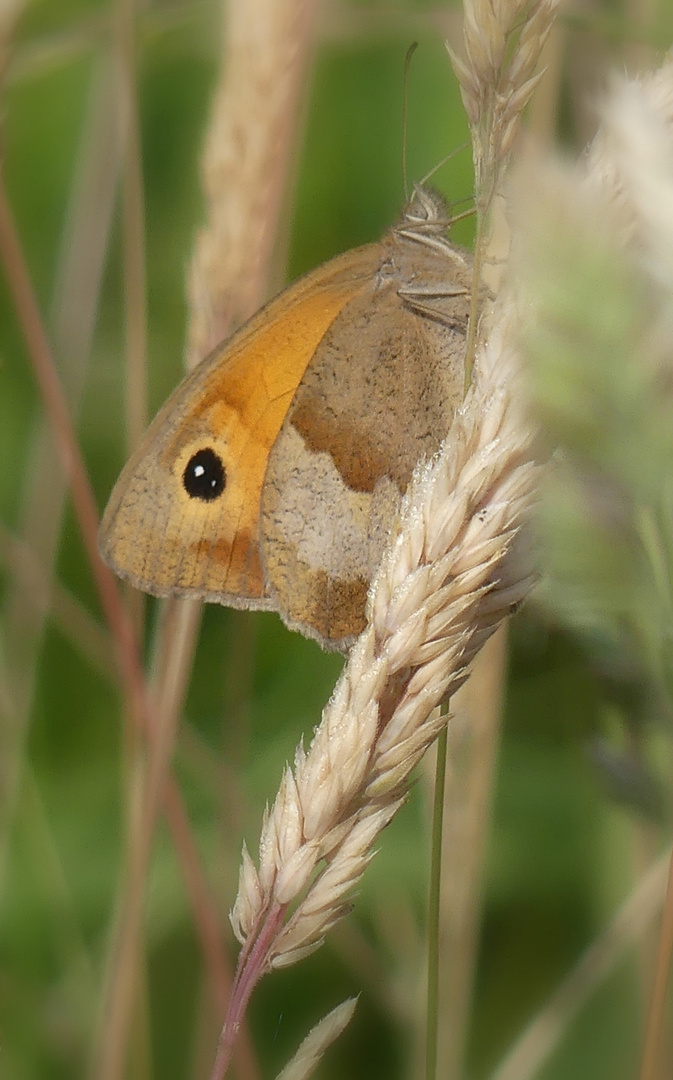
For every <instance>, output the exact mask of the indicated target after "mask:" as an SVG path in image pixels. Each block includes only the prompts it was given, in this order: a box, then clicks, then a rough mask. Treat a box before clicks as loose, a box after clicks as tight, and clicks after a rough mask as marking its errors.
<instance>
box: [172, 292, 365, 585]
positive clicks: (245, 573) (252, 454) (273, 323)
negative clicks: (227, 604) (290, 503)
mask: <svg viewBox="0 0 673 1080" xmlns="http://www.w3.org/2000/svg"><path fill="white" fill-rule="evenodd" d="M361 288H362V280H361V279H358V278H356V279H355V280H351V281H342V282H340V283H339V284H338V286H336V285H335V286H334V287H330V288H323V289H320V290H319V291H317V292H307V293H306V294H305V295H304V296H302V297H301V299H299V300H298V301H295V302H294V303H292V302H288V301H287V300H286V301H285V303H284V304H283V305H281V304H280V302H279V304H278V305H274V304H272V305H270V307H274V306H278V307H279V308H281V310H277V311H275V312H272V311H271V310H269V312H268V316H269V318H268V320H265V321H264V322H263V323H262V325H261V326H259V327H257V328H256V330H255V333H254V334H249V333H246V334H243V335H242V337H241V339H240V340H239V341H237V340H236V339H234V341H233V342H232V343H230V345H228V346H227V347H226V352H227V354H228V355H227V357H226V363H223V364H222V365H221V367H220V368H219V369H218V368H215V369H214V370H213V371H212V372H211V375H210V378H209V379H208V381H207V383H206V384H205V386H204V388H203V393H202V397H201V401H200V402H199V404H198V406H197V408H196V412H197V413H200V414H201V416H202V417H203V419H204V421H205V423H206V425H207V427H208V428H209V429H210V431H211V434H212V437H213V440H214V441H215V440H217V439H219V438H222V436H223V434H226V443H227V460H226V461H225V463H224V464H225V470H226V474H227V485H226V488H225V494H224V498H225V499H226V500H227V501H226V506H224V505H223V506H222V522H223V524H224V522H225V521H226V522H227V525H228V526H229V527H227V528H226V532H225V533H224V534H222V533H220V536H219V537H218V539H217V540H216V541H215V542H214V543H213V542H211V543H210V544H209V545H206V542H205V541H200V542H199V550H200V553H201V554H202V555H204V556H207V555H209V557H210V558H212V560H213V562H214V563H217V569H218V570H219V575H220V576H219V587H220V591H222V592H231V593H237V594H240V595H248V596H262V595H264V580H263V573H262V568H261V563H260V560H259V554H258V552H257V550H256V542H253V538H256V537H257V536H258V535H259V514H260V503H261V497H262V487H263V485H264V477H265V474H266V468H267V462H268V458H269V454H270V452H271V448H272V446H273V445H274V443H275V441H276V439H277V438H278V435H279V433H280V429H281V427H282V424H283V421H284V419H285V417H286V415H287V412H288V409H289V407H290V404H291V402H292V398H293V396H294V393H295V390H296V389H297V386H298V384H299V382H300V381H301V379H302V377H303V375H304V372H305V371H306V368H307V367H308V365H309V364H310V362H311V359H312V357H313V355H314V353H315V351H316V349H317V348H318V346H319V344H320V341H321V340H322V338H323V336H324V334H325V333H326V331H327V330H328V328H329V326H330V325H331V323H332V322H333V321H334V319H335V318H336V316H337V315H338V314H339V312H340V311H341V309H342V308H343V307H344V305H345V304H346V303H347V302H348V301H349V300H350V299H351V298H352V297H353V296H354V295H355V294H356V293H357V292H358V291H359V290H360V289H361ZM272 314H273V318H271V316H272ZM168 453H170V450H168ZM213 506H215V504H213ZM251 548H252V549H254V554H253V553H251ZM223 568H224V569H225V573H224V574H222V569H223ZM213 570H215V567H214V568H213ZM208 577H209V578H210V577H211V575H210V573H209V574H208ZM213 577H214V573H213Z"/></svg>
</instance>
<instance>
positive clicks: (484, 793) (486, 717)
mask: <svg viewBox="0 0 673 1080" xmlns="http://www.w3.org/2000/svg"><path fill="white" fill-rule="evenodd" d="M507 629H508V628H507V626H506V625H505V626H501V627H500V629H499V630H498V631H496V633H495V634H494V635H493V637H491V638H490V639H489V640H488V641H487V642H486V644H485V645H484V647H483V649H482V650H481V652H480V653H479V656H478V657H477V659H476V661H475V663H474V666H473V669H472V674H471V676H470V678H469V680H468V681H467V682H466V683H465V686H463V687H462V688H461V689H460V690H459V691H458V694H457V695H456V696H455V698H454V700H453V703H452V705H453V711H454V716H453V718H452V721H451V723H450V725H449V729H448V762H449V770H448V776H447V785H446V788H447V790H446V798H445V800H444V837H443V849H442V863H441V866H442V881H441V900H442V903H441V909H440V924H439V925H440V942H441V956H442V964H441V968H440V971H441V978H440V984H439V998H440V1001H441V1003H442V1008H441V1015H442V1023H441V1025H440V1028H439V1033H438V1062H439V1067H438V1073H439V1075H440V1076H441V1077H442V1078H443V1080H458V1078H459V1077H461V1076H463V1075H464V1056H465V1049H466V1044H467V1034H468V1027H469V1017H470V1006H471V1002H472V993H473V986H474V974H475V969H476V963H477V954H478V943H479V932H478V931H479V925H480V920H481V910H482V893H483V869H484V862H485V859H486V846H487V841H488V835H489V826H490V818H491V802H492V795H493V786H494V782H495V776H496V766H497V760H498V750H499V742H500V724H501V719H502V713H503V701H504V691H505V681H506V675H507V640H508V633H507Z"/></svg>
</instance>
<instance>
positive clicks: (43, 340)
mask: <svg viewBox="0 0 673 1080" xmlns="http://www.w3.org/2000/svg"><path fill="white" fill-rule="evenodd" d="M0 260H1V261H2V263H3V266H4V269H5V275H6V278H7V284H8V287H9V290H10V293H11V296H12V300H13V302H14V306H15V309H16V312H17V315H18V318H19V322H20V325H21V328H22V331H23V334H24V338H25V340H26V344H27V347H28V355H29V358H30V361H31V363H32V366H33V371H34V374H35V379H36V382H37V384H38V389H39V390H40V393H41V395H42V399H43V401H44V404H45V407H46V409H47V412H48V415H49V418H50V421H51V424H52V429H53V434H54V440H55V443H56V450H57V453H58V455H59V459H60V461H61V465H62V468H63V472H64V474H65V476H66V477H67V479H68V481H69V483H70V489H71V494H72V501H73V506H74V509H75V513H76V516H77V520H78V523H79V527H80V531H81V534H82V539H83V543H84V547H85V550H86V552H87V556H88V559H89V562H90V564H91V571H92V574H93V577H94V581H95V584H96V588H97V590H98V595H99V598H100V602H101V607H102V608H103V612H104V615H105V618H106V620H107V623H108V625H109V627H110V630H111V633H112V636H113V640H114V647H115V652H116V658H117V663H118V667H119V671H120V674H121V679H122V683H123V686H124V690H125V692H126V695H127V698H128V701H129V706H130V710H131V714H132V716H133V718H134V721H135V722H136V723H137V724H138V727H139V728H140V729H141V730H143V731H144V732H145V733H146V734H147V735H148V737H150V738H153V737H154V735H155V732H156V716H155V714H154V711H153V710H152V708H151V704H150V700H149V698H148V695H147V686H146V681H145V675H144V672H143V668H142V664H141V662H140V656H139V653H138V648H137V643H136V639H135V634H134V631H133V627H132V624H131V621H130V619H129V617H128V614H127V612H126V610H125V608H124V605H123V603H122V600H121V596H120V592H119V588H118V586H117V582H116V580H115V579H114V577H113V575H112V573H111V572H110V571H109V570H108V568H107V566H105V564H104V563H103V562H102V560H101V559H100V557H99V555H98V549H97V534H98V512H97V508H96V503H95V499H94V496H93V492H92V490H91V485H90V483H89V479H88V476H87V474H86V470H85V467H84V462H83V460H82V456H81V454H80V451H79V447H78V445H77V440H76V438H75V434H74V431H73V427H72V424H71V422H70V416H69V413H68V407H67V404H66V400H65V396H64V394H63V389H62V387H61V383H60V380H59V377H58V372H57V369H56V364H55V362H54V358H53V354H52V351H51V346H50V344H49V340H48V338H47V335H46V332H45V329H44V324H43V321H42V316H41V313H40V309H39V306H38V304H37V300H36V298H35V294H34V292H33V287H32V284H31V281H30V276H29V273H28V268H27V265H26V260H25V258H24V254H23V250H22V247H21V243H20V240H19V237H18V233H17V230H16V225H15V223H14V219H13V216H12V212H11V208H10V206H9V200H8V198H7V191H6V188H5V184H4V177H3V176H2V172H1V171H0ZM163 802H164V807H165V809H166V813H167V818H168V821H169V825H170V826H171V829H172V831H173V833H174V839H175V845H176V850H177V851H178V854H179V855H180V856H181V860H182V861H183V871H184V873H185V876H186V879H187V880H188V882H189V883H190V886H191V887H190V889H189V892H190V898H191V899H192V900H194V899H195V898H196V897H197V896H198V904H197V905H196V907H195V921H196V924H197V927H198V929H199V936H200V938H201V942H202V944H204V946H205V951H204V957H205V961H206V963H207V964H208V966H209V969H210V973H211V980H212V984H213V986H214V987H217V991H216V999H217V1000H218V1001H220V1002H221V1001H222V1000H223V998H224V996H225V992H226V991H225V987H226V985H227V984H228V983H229V978H228V977H227V976H226V975H225V972H226V971H227V967H228V965H227V961H226V959H225V954H224V951H223V949H222V945H221V941H220V940H219V935H218V934H215V932H214V922H215V919H216V914H215V911H216V907H215V905H214V902H213V901H212V898H211V897H210V893H209V890H208V886H207V884H206V882H205V878H204V876H203V872H202V870H201V867H200V863H199V860H198V855H197V853H196V847H195V845H194V841H193V838H192V836H191V832H190V829H189V825H188V819H187V815H186V813H185V811H184V807H183V804H182V800H181V796H180V792H179V789H178V786H177V784H176V783H175V780H174V779H173V778H172V777H169V779H168V782H167V785H166V788H165V790H164V794H163ZM254 1074H255V1070H250V1071H248V1072H247V1075H248V1076H253V1075H254Z"/></svg>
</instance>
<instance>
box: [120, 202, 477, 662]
mask: <svg viewBox="0 0 673 1080" xmlns="http://www.w3.org/2000/svg"><path fill="white" fill-rule="evenodd" d="M449 224H450V217H449V214H448V211H447V207H446V204H445V202H444V200H443V199H442V198H441V197H440V196H439V195H437V194H436V193H434V192H431V191H428V190H426V189H424V188H422V187H417V188H416V189H415V191H414V194H413V196H412V198H411V200H410V202H409V203H408V205H407V207H406V209H405V211H404V215H403V218H402V221H401V222H400V223H399V224H398V225H395V226H394V227H393V228H392V229H390V230H389V231H388V232H387V233H386V234H385V236H384V237H383V239H382V240H381V241H379V243H376V244H368V245H366V246H365V247H359V248H355V249H354V250H352V251H348V252H346V254H344V255H340V256H338V257H337V258H335V259H332V260H331V261H330V262H327V263H325V264H324V265H323V266H320V267H318V269H317V270H314V271H313V272H312V273H309V274H308V275H306V277H303V278H301V279H300V280H299V281H296V282H294V284H292V285H290V286H289V287H288V288H287V289H285V291H284V292H282V293H280V295H279V296H277V297H276V298H275V299H274V300H271V301H270V303H268V304H267V305H266V306H265V307H263V308H262V309H261V311H259V312H258V313H257V314H256V315H254V316H253V318H252V319H250V321H249V322H248V323H246V325H245V326H243V327H242V329H240V330H239V331H238V332H237V333H236V334H234V336H233V337H232V338H230V339H229V340H228V341H226V342H225V343H224V344H223V345H221V346H220V347H219V348H217V349H216V350H215V351H214V352H213V353H212V354H211V355H210V356H209V357H208V358H207V359H205V360H204V361H203V362H202V363H201V364H199V365H198V367H196V368H195V369H194V371H192V372H191V373H190V374H189V375H188V376H187V378H185V379H184V381H183V382H182V383H181V384H180V386H178V388H177V389H176V390H175V391H174V393H173V394H172V395H171V397H170V398H169V399H168V401H167V402H166V404H165V405H164V407H163V408H162V409H161V411H160V412H159V414H158V416H157V417H156V418H155V420H154V421H153V423H152V424H151V425H150V427H149V429H148V431H147V433H146V435H145V438H144V439H143V442H142V444H141V446H140V447H139V449H138V450H137V452H136V453H135V454H134V455H133V457H132V458H131V459H130V461H129V462H128V464H127V465H126V467H125V468H124V470H123V472H122V474H121V476H120V477H119V479H118V481H117V484H116V486H115V488H114V491H113V492H112V496H111V498H110V501H109V503H108V506H107V509H106V511H105V516H104V518H103V523H102V526H101V533H100V550H101V554H102V556H103V558H104V559H105V561H106V562H107V563H108V564H109V565H110V566H111V567H112V568H113V569H114V570H115V571H116V572H117V573H118V574H119V575H120V576H121V577H123V578H126V579H127V580H128V581H130V582H131V583H132V584H133V585H135V586H136V587H137V588H139V589H143V590H145V591H146V592H150V593H154V594H155V595H157V596H169V595H174V596H192V597H201V598H202V599H203V600H211V601H217V602H219V603H222V604H228V605H230V606H232V607H239V608H266V609H270V610H273V611H277V612H279V613H280V615H281V616H282V618H283V619H284V621H285V622H286V623H287V625H288V626H289V627H291V628H292V629H298V630H301V631H302V632H303V633H304V634H307V635H309V636H310V637H314V638H316V639H317V640H318V641H319V642H320V643H321V644H322V645H323V647H325V648H328V649H345V648H346V647H347V646H348V645H349V644H350V643H351V642H352V640H353V639H354V637H355V636H356V635H357V634H358V633H359V632H360V631H361V630H362V628H363V626H364V624H365V616H364V610H365V601H366V597H367V590H368V587H369V583H370V580H371V578H372V575H373V573H374V571H375V570H376V568H377V565H378V563H379V561H380V558H381V555H382V552H383V548H384V545H385V541H386V537H387V535H388V533H389V531H390V528H391V525H392V523H393V521H394V519H395V515H396V513H397V510H398V507H399V503H400V499H401V497H402V495H403V494H404V492H405V490H406V487H407V485H408V483H409V480H410V478H411V474H412V471H413V469H414V466H415V465H416V463H417V462H418V460H419V459H420V458H422V457H429V456H430V455H432V454H433V453H435V451H436V450H437V449H438V447H439V445H440V443H441V441H442V439H443V438H444V437H445V436H446V434H447V432H448V430H449V427H450V425H451V421H452V418H453V415H454V412H455V409H456V408H457V406H458V405H459V403H460V401H461V399H462V395H463V377H464V376H463V362H464V353H465V335H466V331H467V321H468V308H469V300H470V287H471V277H472V264H471V257H470V255H469V254H468V253H467V252H465V251H462V250H461V249H459V248H457V247H455V246H454V245H453V244H452V243H451V242H450V241H449V240H448V238H447V229H448V226H449Z"/></svg>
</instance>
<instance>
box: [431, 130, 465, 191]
mask: <svg viewBox="0 0 673 1080" xmlns="http://www.w3.org/2000/svg"><path fill="white" fill-rule="evenodd" d="M469 145H470V142H469V139H468V140H466V141H465V142H464V143H461V144H460V146H457V147H456V149H455V150H452V151H451V153H450V154H447V155H446V157H443V158H442V160H441V161H438V162H437V164H436V165H433V166H432V168H431V169H430V172H429V173H426V174H425V176H424V177H423V179H422V180H421V182H420V186H421V187H423V185H424V184H427V182H428V180H430V179H431V178H432V177H433V176H434V175H435V173H436V172H439V170H440V169H441V168H442V165H446V163H447V161H450V160H451V158H452V157H455V156H456V154H460V152H461V151H462V150H466V149H467V147H468V146H469Z"/></svg>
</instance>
